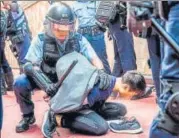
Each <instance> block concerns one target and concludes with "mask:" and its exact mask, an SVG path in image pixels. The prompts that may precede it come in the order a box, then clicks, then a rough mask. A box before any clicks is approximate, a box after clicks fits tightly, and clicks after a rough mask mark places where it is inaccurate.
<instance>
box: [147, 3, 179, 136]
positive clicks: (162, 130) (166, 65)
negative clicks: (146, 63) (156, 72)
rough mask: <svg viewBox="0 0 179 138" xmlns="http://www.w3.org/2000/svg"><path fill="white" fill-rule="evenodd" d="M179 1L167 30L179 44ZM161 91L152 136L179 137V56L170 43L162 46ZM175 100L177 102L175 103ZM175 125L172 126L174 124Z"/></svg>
mask: <svg viewBox="0 0 179 138" xmlns="http://www.w3.org/2000/svg"><path fill="white" fill-rule="evenodd" d="M178 13H179V3H178V4H176V5H175V6H173V7H171V8H170V12H169V16H168V20H167V21H166V26H165V28H166V31H167V32H168V33H169V34H170V35H171V36H172V38H173V39H174V40H175V41H176V42H177V43H178V44H179V35H178V34H179V14H178ZM162 51H163V56H162V62H161V90H160V91H161V93H160V98H159V100H158V104H159V107H160V112H159V113H158V115H157V116H156V117H155V118H154V120H153V122H152V126H151V129H150V138H159V137H161V138H179V118H177V113H178V112H179V106H178V102H177V98H178V99H179V92H178V86H179V69H178V67H179V58H178V57H179V56H178V55H177V54H176V52H175V51H174V50H173V49H172V48H171V47H170V46H169V45H168V44H166V43H165V44H164V46H163V47H162ZM174 101H175V104H174V103H173V102H174ZM173 125H174V126H175V127H172V126H173Z"/></svg>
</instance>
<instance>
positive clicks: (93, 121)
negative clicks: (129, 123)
mask: <svg viewBox="0 0 179 138" xmlns="http://www.w3.org/2000/svg"><path fill="white" fill-rule="evenodd" d="M126 112H127V111H126V107H125V106H124V105H122V104H119V103H104V104H100V103H96V104H95V105H94V106H93V107H92V108H88V109H82V110H80V111H79V112H74V113H70V114H65V115H63V117H62V127H65V128H70V130H72V131H76V132H80V133H84V134H91V135H103V134H105V133H107V131H108V124H107V122H106V120H109V119H118V118H119V117H120V116H124V115H125V114H126Z"/></svg>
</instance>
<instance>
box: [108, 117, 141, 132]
mask: <svg viewBox="0 0 179 138" xmlns="http://www.w3.org/2000/svg"><path fill="white" fill-rule="evenodd" d="M109 128H110V130H111V131H113V132H115V133H128V134H138V133H142V132H143V129H142V128H141V125H140V123H139V122H138V121H137V120H136V119H135V118H131V119H130V120H124V121H123V122H120V123H115V122H112V123H110V124H109Z"/></svg>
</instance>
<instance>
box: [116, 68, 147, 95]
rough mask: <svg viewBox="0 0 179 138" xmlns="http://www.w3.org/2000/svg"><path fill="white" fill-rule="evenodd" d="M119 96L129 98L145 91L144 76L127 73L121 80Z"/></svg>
mask: <svg viewBox="0 0 179 138" xmlns="http://www.w3.org/2000/svg"><path fill="white" fill-rule="evenodd" d="M120 82H121V84H120V88H119V89H120V90H119V91H120V94H121V95H123V96H124V97H125V96H127V97H131V96H133V95H135V94H138V93H142V92H144V91H145V88H146V82H145V78H144V76H143V75H142V74H141V73H139V72H137V71H128V72H126V73H125V74H124V75H123V76H122V78H121V81H120Z"/></svg>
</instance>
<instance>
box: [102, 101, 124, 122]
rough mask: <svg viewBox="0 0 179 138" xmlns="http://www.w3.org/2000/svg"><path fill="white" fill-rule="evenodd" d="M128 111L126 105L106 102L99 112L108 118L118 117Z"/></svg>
mask: <svg viewBox="0 0 179 138" xmlns="http://www.w3.org/2000/svg"><path fill="white" fill-rule="evenodd" d="M126 113H127V109H126V106H125V105H123V104H121V103H110V102H109V103H107V102H106V103H104V105H103V106H102V107H101V109H100V111H99V114H100V115H101V116H102V117H104V119H106V120H110V119H118V118H120V117H121V116H125V115H126Z"/></svg>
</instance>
